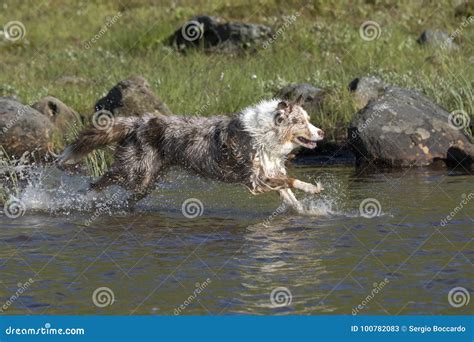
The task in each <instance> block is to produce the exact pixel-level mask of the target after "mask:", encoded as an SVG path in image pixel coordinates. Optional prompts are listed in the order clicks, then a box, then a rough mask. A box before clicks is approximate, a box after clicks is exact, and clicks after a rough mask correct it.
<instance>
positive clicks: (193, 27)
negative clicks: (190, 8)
mask: <svg viewBox="0 0 474 342" xmlns="http://www.w3.org/2000/svg"><path fill="white" fill-rule="evenodd" d="M271 36H272V29H271V28H269V27H268V26H265V25H260V24H247V23H235V22H225V21H224V20H222V19H220V18H216V17H210V16H207V15H199V16H196V17H194V18H192V19H191V20H189V21H187V22H186V23H184V25H183V26H182V27H180V28H179V29H178V30H176V31H175V32H174V33H173V34H172V35H171V36H170V37H169V38H168V43H169V44H170V45H171V46H173V47H175V48H176V49H178V50H179V51H184V50H186V49H187V48H204V49H205V50H212V51H216V50H218V51H224V52H238V51H242V50H245V49H248V48H251V47H255V46H256V45H257V44H263V43H265V42H266V41H267V40H268V39H270V38H271Z"/></svg>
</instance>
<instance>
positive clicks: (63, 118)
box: [32, 96, 81, 133]
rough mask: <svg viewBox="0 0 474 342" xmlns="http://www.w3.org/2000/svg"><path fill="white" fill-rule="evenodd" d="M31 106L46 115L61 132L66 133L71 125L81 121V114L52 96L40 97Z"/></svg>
mask: <svg viewBox="0 0 474 342" xmlns="http://www.w3.org/2000/svg"><path fill="white" fill-rule="evenodd" d="M32 107H33V108H34V109H36V110H37V111H38V112H40V113H42V114H44V115H46V117H47V118H48V119H49V120H51V122H52V123H53V124H54V125H55V126H56V127H57V128H58V130H59V132H61V133H66V132H67V131H69V129H70V127H71V126H72V125H77V124H78V123H79V122H81V116H80V115H79V114H77V112H76V111H74V110H73V109H71V108H69V107H68V106H67V105H65V104H64V103H63V102H61V101H60V100H58V99H57V98H55V97H52V96H46V97H45V98H42V99H41V100H39V101H38V102H36V103H35V104H33V105H32Z"/></svg>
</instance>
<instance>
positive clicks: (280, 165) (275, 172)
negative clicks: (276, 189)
mask: <svg viewBox="0 0 474 342" xmlns="http://www.w3.org/2000/svg"><path fill="white" fill-rule="evenodd" d="M260 166H261V169H262V171H263V173H264V174H265V176H267V177H277V176H281V175H285V174H286V171H285V163H284V160H283V158H282V157H281V156H278V155H273V154H268V153H262V154H261V156H260Z"/></svg>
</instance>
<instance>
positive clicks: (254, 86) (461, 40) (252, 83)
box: [0, 0, 474, 139]
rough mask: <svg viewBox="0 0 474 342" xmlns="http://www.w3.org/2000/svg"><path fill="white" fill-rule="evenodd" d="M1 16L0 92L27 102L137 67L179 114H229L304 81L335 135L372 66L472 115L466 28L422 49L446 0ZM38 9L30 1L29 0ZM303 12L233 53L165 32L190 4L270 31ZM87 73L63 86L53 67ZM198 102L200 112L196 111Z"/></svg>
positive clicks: (110, 8) (321, 121)
mask: <svg viewBox="0 0 474 342" xmlns="http://www.w3.org/2000/svg"><path fill="white" fill-rule="evenodd" d="M4 4H5V5H4V7H3V8H4V10H2V11H1V12H0V24H3V23H6V22H8V21H11V20H19V21H21V22H23V23H24V25H25V27H26V30H27V31H26V36H25V38H24V39H23V40H22V41H20V42H17V43H2V44H1V45H0V67H1V68H2V72H0V95H2V94H3V95H11V94H17V95H18V96H19V97H20V98H21V99H22V100H23V101H24V102H25V103H32V102H35V101H36V100H38V99H40V98H41V97H43V96H46V95H48V94H49V95H53V96H56V97H58V98H60V99H61V100H62V101H64V102H65V103H66V104H68V105H70V106H71V107H73V108H74V109H76V110H77V111H79V112H81V113H82V114H84V115H90V114H92V112H93V106H94V103H95V102H96V100H97V99H98V98H100V97H102V96H103V95H104V94H105V93H106V92H107V91H108V89H110V88H111V87H112V86H113V85H114V84H115V83H117V82H118V81H120V80H122V79H125V78H128V77H130V76H131V75H143V76H144V77H145V78H147V79H148V80H149V82H150V83H151V84H152V86H153V88H154V90H155V92H156V93H157V94H158V95H159V96H160V97H161V98H162V99H163V100H164V101H165V102H166V103H167V104H168V106H169V107H170V108H171V110H172V111H173V112H175V113H177V114H191V113H196V112H199V113H200V114H203V115H208V114H213V113H229V112H234V111H236V110H238V109H239V108H242V107H244V106H247V105H249V104H251V103H254V102H256V101H258V100H260V99H262V98H268V97H272V96H273V95H274V94H275V92H276V91H277V90H278V88H279V87H281V86H284V85H286V84H288V83H292V82H308V83H312V84H313V85H315V86H317V87H321V88H325V89H326V90H327V93H328V99H327V101H326V103H325V106H324V108H323V110H322V111H317V112H314V113H311V114H312V116H313V119H314V120H315V121H316V122H318V125H320V126H322V127H324V128H325V130H326V131H328V132H329V137H330V138H332V139H336V138H338V137H340V136H341V135H343V132H344V130H345V127H346V126H347V124H348V122H349V121H350V120H351V118H352V116H353V114H354V112H355V108H354V105H353V103H352V98H351V96H350V94H349V93H348V91H347V84H348V83H349V82H350V81H351V80H352V79H353V78H355V77H360V76H364V75H369V74H370V75H376V76H378V77H381V78H383V79H384V80H385V81H386V82H388V83H392V84H396V85H398V86H401V87H411V88H416V89H418V90H420V91H422V92H424V93H426V94H427V95H428V96H429V97H430V98H432V99H433V100H434V101H436V102H438V103H439V104H440V105H442V106H443V107H444V108H446V109H447V110H449V111H452V110H456V109H462V110H465V111H466V112H467V113H469V115H470V116H471V118H472V122H474V116H473V115H474V114H473V113H474V111H473V109H474V108H473V93H474V92H473V82H472V80H473V76H474V68H473V63H474V60H473V59H472V56H473V46H474V44H472V43H473V39H472V38H473V31H474V25H469V26H468V27H465V28H464V29H463V31H462V33H461V34H460V35H459V36H458V37H457V38H456V41H457V43H458V44H459V45H460V46H461V49H460V50H459V51H457V52H452V53H447V52H445V51H442V50H441V49H436V48H433V47H420V46H419V45H418V44H417V43H416V38H417V37H418V36H419V34H420V33H421V32H422V30H423V29H425V28H437V29H442V30H445V31H447V32H448V33H450V32H454V31H455V30H456V29H457V28H458V27H459V26H460V25H461V23H462V21H463V18H461V17H455V15H454V8H455V4H454V3H453V2H451V1H447V0H442V1H436V2H435V1H433V2H427V1H408V0H404V1H399V2H393V1H388V0H387V1H385V0H372V1H362V0H359V1H349V0H345V1H329V0H314V1H304V0H302V1H296V0H293V1H283V0H259V1H252V2H248V1H244V0H236V1H232V2H229V1H224V0H215V1H205V0H198V1H191V0H183V1H180V2H175V1H153V0H138V1H124V0H122V1H112V0H106V1H87V2H77V1H73V0H58V1H49V2H47V1H46V2H38V3H34V2H18V1H13V0H6V1H4ZM36 6H38V7H39V8H38V9H36V8H35V7H36ZM118 12H120V13H121V14H122V15H121V17H120V19H119V20H118V21H117V22H116V23H115V24H114V25H113V26H112V27H110V28H109V29H108V30H107V31H106V32H105V34H103V35H102V36H101V37H100V39H98V41H97V42H95V43H94V44H92V45H91V48H90V49H86V48H85V47H84V43H85V42H90V40H91V38H92V37H94V35H96V34H97V33H98V32H99V31H100V29H101V28H102V27H103V26H104V24H105V22H106V20H107V19H108V18H111V17H113V16H114V15H116V14H117V13H118ZM295 12H299V13H301V15H300V16H298V19H297V20H296V21H295V22H294V23H293V24H291V25H290V26H289V27H288V28H287V29H286V30H285V31H284V32H283V33H282V34H281V35H279V36H278V38H277V39H276V41H275V42H274V43H273V44H271V45H270V46H269V47H268V48H266V49H264V48H263V47H260V46H257V51H256V52H250V51H249V52H247V53H244V54H239V55H229V54H207V53H201V52H196V51H195V52H191V53H189V54H186V55H182V54H180V53H178V52H176V51H173V50H172V49H170V48H169V47H168V46H166V44H164V43H163V42H164V40H165V38H166V37H168V36H169V35H170V34H172V32H173V31H174V30H175V29H177V28H178V27H179V26H180V25H181V24H182V23H183V22H185V21H186V20H187V19H189V18H190V17H192V16H193V15H196V14H200V13H207V14H210V15H216V16H222V17H224V18H225V19H228V20H239V21H247V22H256V23H263V24H266V25H269V26H271V27H273V28H274V29H275V30H277V29H278V28H279V27H281V26H282V25H283V23H284V22H285V21H284V20H285V17H286V16H289V15H292V14H294V13H295ZM367 20H374V21H377V22H378V23H379V24H380V27H381V35H380V37H379V39H376V40H374V41H364V40H362V39H361V37H360V35H359V27H360V25H361V24H362V23H363V22H364V21H367ZM65 75H67V76H75V77H80V78H82V79H84V80H85V82H82V83H78V84H66V85H64V84H62V83H60V82H59V81H58V79H60V78H61V77H62V76H65ZM203 107H205V108H206V110H205V111H204V112H202V111H201V110H200V109H201V108H203Z"/></svg>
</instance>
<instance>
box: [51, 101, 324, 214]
mask: <svg viewBox="0 0 474 342" xmlns="http://www.w3.org/2000/svg"><path fill="white" fill-rule="evenodd" d="M302 101H303V100H302V97H301V96H300V97H299V98H298V100H296V101H294V102H289V101H285V100H279V99H272V100H269V101H262V102H260V103H258V104H256V105H255V106H251V107H247V108H245V109H243V110H242V111H241V112H239V113H237V114H235V115H233V116H213V117H207V118H206V117H193V116H165V115H144V116H142V117H115V118H113V120H112V123H111V125H110V126H108V127H106V128H103V127H91V128H89V129H87V130H85V131H83V132H81V133H80V134H79V137H78V138H77V140H76V141H75V142H74V143H73V144H72V145H69V146H68V147H67V148H66V149H65V150H64V151H63V153H62V154H61V155H60V156H59V158H58V165H60V166H61V165H62V166H64V165H65V164H70V163H76V162H78V161H79V160H80V159H81V158H82V157H84V156H85V155H87V154H88V153H90V152H92V151H93V150H95V149H98V148H103V147H106V146H109V145H112V144H114V143H115V144H117V147H116V148H115V154H114V159H115V162H114V164H113V165H112V166H111V167H110V169H109V170H108V171H107V172H106V173H105V174H104V175H103V176H102V177H101V178H100V179H99V180H98V181H96V182H95V183H92V184H91V190H97V191H100V190H103V189H104V188H106V187H107V186H109V185H112V184H117V185H120V186H122V187H124V188H125V189H127V190H130V191H132V192H133V194H132V195H131V196H130V198H129V199H128V202H129V205H130V206H132V207H133V206H134V204H135V203H136V202H137V201H139V200H140V199H142V198H144V197H145V196H147V195H148V194H149V193H150V192H151V190H153V185H154V184H155V182H156V181H157V180H158V179H159V178H160V176H162V175H163V173H164V172H165V171H166V170H167V169H168V168H170V167H172V166H180V167H182V168H184V169H186V170H189V171H192V172H194V173H196V174H198V175H200V176H203V177H205V178H209V179H213V180H218V181H222V182H226V183H240V184H243V185H245V186H246V187H247V188H248V189H249V190H250V191H251V193H252V194H258V193H263V192H267V191H272V190H273V191H278V192H279V194H280V196H281V198H282V200H283V202H284V203H285V204H286V205H287V206H288V207H290V208H293V209H294V210H296V211H297V212H302V211H303V208H302V205H301V203H300V202H298V200H297V199H296V197H295V195H294V194H293V192H292V189H299V190H302V191H305V192H307V193H312V194H316V193H319V192H321V191H322V190H323V188H322V186H321V184H319V183H318V184H316V185H314V184H310V183H305V182H302V181H300V180H298V179H295V178H290V177H288V176H287V173H286V168H285V161H286V159H287V156H288V154H290V152H291V151H292V150H293V149H295V148H297V147H299V146H303V147H306V148H315V147H316V143H317V142H318V141H320V140H322V139H323V138H324V132H323V131H322V130H321V129H319V128H317V127H315V126H313V125H312V124H311V123H310V122H309V115H308V113H307V112H306V111H305V110H304V109H303V108H302V107H301V104H302Z"/></svg>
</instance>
